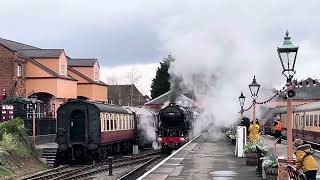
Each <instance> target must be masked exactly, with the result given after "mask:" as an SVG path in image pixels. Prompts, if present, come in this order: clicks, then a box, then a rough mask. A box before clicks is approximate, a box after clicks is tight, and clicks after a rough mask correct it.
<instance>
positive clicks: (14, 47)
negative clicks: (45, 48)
mask: <svg viewBox="0 0 320 180" xmlns="http://www.w3.org/2000/svg"><path fill="white" fill-rule="evenodd" d="M0 44H2V45H4V46H6V47H7V48H9V49H11V50H14V51H18V50H21V49H39V48H37V47H34V46H30V45H27V44H23V43H19V42H15V41H12V40H8V39H3V38H0Z"/></svg>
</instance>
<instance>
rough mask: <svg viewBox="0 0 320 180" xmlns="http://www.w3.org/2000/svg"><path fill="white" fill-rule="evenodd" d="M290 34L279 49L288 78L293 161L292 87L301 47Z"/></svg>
mask: <svg viewBox="0 0 320 180" xmlns="http://www.w3.org/2000/svg"><path fill="white" fill-rule="evenodd" d="M290 39H291V37H290V36H289V32H288V31H287V32H286V36H285V37H284V42H283V44H282V46H280V47H278V54H279V59H280V62H281V65H282V69H283V70H282V74H283V75H284V76H286V78H287V84H286V86H287V90H286V92H287V116H288V117H287V119H288V121H287V156H288V157H287V159H288V161H292V148H293V146H292V99H291V98H292V97H293V96H294V95H295V92H294V91H293V87H292V78H293V75H294V74H295V73H296V71H295V69H294V66H295V64H296V58H297V54H298V49H299V46H295V45H293V44H292V42H291V40H290Z"/></svg>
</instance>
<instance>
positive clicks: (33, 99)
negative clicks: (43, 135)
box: [31, 94, 38, 145]
mask: <svg viewBox="0 0 320 180" xmlns="http://www.w3.org/2000/svg"><path fill="white" fill-rule="evenodd" d="M37 98H38V97H37V95H36V94H32V96H31V102H32V105H33V108H32V139H33V144H34V145H35V143H36V102H37Z"/></svg>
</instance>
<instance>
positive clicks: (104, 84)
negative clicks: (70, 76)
mask: <svg viewBox="0 0 320 180" xmlns="http://www.w3.org/2000/svg"><path fill="white" fill-rule="evenodd" d="M68 70H70V71H72V72H73V73H75V74H77V75H78V76H80V77H81V78H83V79H85V80H86V81H88V82H89V83H92V84H99V85H103V86H107V84H106V83H104V82H102V81H100V80H99V81H94V80H92V79H91V78H89V77H88V76H86V75H84V74H82V73H81V72H79V71H77V70H76V69H73V68H72V67H68Z"/></svg>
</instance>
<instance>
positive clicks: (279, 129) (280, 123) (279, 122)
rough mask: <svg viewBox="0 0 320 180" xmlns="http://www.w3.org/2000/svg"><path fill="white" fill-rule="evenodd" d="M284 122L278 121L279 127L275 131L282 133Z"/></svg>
mask: <svg viewBox="0 0 320 180" xmlns="http://www.w3.org/2000/svg"><path fill="white" fill-rule="evenodd" d="M282 128H283V127H282V122H281V121H277V125H276V126H275V127H274V130H275V131H282Z"/></svg>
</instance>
